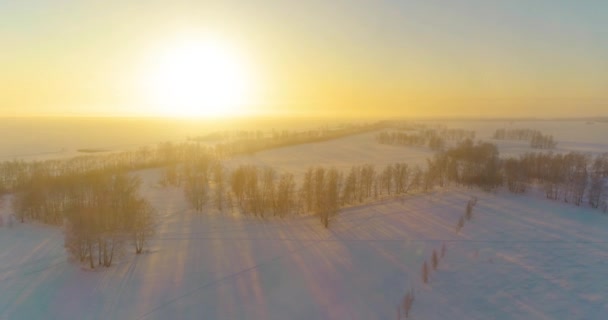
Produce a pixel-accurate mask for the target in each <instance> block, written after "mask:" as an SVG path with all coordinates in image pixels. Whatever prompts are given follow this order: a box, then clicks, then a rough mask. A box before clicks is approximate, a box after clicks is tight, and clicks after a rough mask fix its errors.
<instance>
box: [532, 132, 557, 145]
mask: <svg viewBox="0 0 608 320" xmlns="http://www.w3.org/2000/svg"><path fill="white" fill-rule="evenodd" d="M555 146H557V142H555V141H554V140H553V136H551V135H544V134H542V133H540V132H539V133H536V134H535V135H533V136H532V139H530V147H532V148H535V149H553V148H555Z"/></svg>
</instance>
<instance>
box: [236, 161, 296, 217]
mask: <svg viewBox="0 0 608 320" xmlns="http://www.w3.org/2000/svg"><path fill="white" fill-rule="evenodd" d="M230 187H231V190H232V194H233V195H234V199H235V201H236V203H237V205H238V206H239V208H240V209H241V210H242V211H243V212H245V213H251V214H253V215H254V216H260V217H264V216H268V215H272V216H279V217H284V216H286V215H289V214H292V213H295V212H296V211H297V210H298V206H297V205H296V203H297V199H296V192H295V191H296V189H295V188H296V183H295V179H294V176H293V175H292V174H291V173H282V174H280V175H278V174H277V173H276V171H274V170H273V169H271V168H263V169H260V168H258V167H255V166H240V167H238V168H237V169H236V170H234V171H233V172H232V174H231V176H230Z"/></svg>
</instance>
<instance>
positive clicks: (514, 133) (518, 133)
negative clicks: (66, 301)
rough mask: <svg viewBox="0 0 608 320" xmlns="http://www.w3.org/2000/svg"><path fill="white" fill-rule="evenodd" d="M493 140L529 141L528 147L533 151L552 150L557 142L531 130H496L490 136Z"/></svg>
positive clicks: (548, 136) (551, 137) (550, 137)
mask: <svg viewBox="0 0 608 320" xmlns="http://www.w3.org/2000/svg"><path fill="white" fill-rule="evenodd" d="M492 138H493V139H495V140H525V141H530V147H532V148H535V149H554V148H555V147H556V146H557V142H556V141H555V140H553V136H552V135H548V134H547V135H545V134H543V133H542V132H540V131H538V130H533V129H497V130H496V131H495V132H494V135H493V136H492Z"/></svg>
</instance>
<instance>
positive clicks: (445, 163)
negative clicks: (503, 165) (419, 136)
mask: <svg viewBox="0 0 608 320" xmlns="http://www.w3.org/2000/svg"><path fill="white" fill-rule="evenodd" d="M448 181H453V182H456V183H458V184H461V185H467V186H478V187H481V188H483V189H486V190H491V189H495V188H497V187H499V186H500V185H501V184H502V174H501V170H500V159H499V153H498V148H497V147H496V145H494V144H492V143H487V142H478V143H477V144H475V143H473V141H471V140H470V139H467V140H464V141H463V142H461V143H460V144H459V145H457V146H456V147H454V148H451V149H448V150H446V151H443V152H439V153H437V154H436V155H435V157H434V158H433V159H432V160H429V161H428V173H427V181H426V182H425V184H426V185H428V186H432V185H433V184H434V183H436V184H438V185H439V186H444V185H445V184H446V183H447V182H448Z"/></svg>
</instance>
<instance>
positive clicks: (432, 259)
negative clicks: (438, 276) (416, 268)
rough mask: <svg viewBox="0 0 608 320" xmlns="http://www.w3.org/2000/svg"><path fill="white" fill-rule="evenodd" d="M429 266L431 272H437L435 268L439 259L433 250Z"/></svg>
mask: <svg viewBox="0 0 608 320" xmlns="http://www.w3.org/2000/svg"><path fill="white" fill-rule="evenodd" d="M431 265H432V266H433V270H437V266H439V258H438V257H437V251H435V250H433V256H432V257H431Z"/></svg>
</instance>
